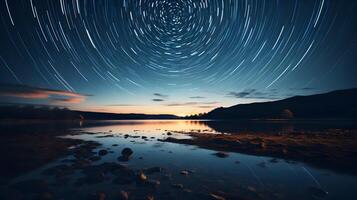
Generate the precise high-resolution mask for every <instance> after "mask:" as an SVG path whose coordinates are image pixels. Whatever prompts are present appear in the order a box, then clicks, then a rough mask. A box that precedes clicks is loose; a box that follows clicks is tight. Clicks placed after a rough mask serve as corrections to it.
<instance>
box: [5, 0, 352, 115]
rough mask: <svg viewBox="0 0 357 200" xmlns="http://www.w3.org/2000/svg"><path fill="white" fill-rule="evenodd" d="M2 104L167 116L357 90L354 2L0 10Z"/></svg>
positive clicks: (13, 4)
mask: <svg viewBox="0 0 357 200" xmlns="http://www.w3.org/2000/svg"><path fill="white" fill-rule="evenodd" d="M0 2H1V3H0V9H1V12H0V19H1V22H0V41H1V43H0V45H1V47H0V100H1V103H30V104H46V105H47V104H48V105H61V106H66V107H69V108H72V109H81V110H93V111H105V112H123V113H128V112H136V113H172V114H178V115H186V114H193V113H199V112H206V111H209V110H211V109H213V108H215V107H218V106H230V105H234V104H238V103H249V102H257V101H270V100H276V99H282V98H286V97H290V96H294V95H308V94H315V93H321V92H326V91H331V90H336V89H346V88H353V87H357V78H356V77H357V66H356V63H357V53H356V52H357V39H356V36H357V12H356V10H357V1H355V0H0Z"/></svg>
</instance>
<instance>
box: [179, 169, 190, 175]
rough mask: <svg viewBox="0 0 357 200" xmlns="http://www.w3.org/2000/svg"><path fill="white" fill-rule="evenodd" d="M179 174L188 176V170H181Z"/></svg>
mask: <svg viewBox="0 0 357 200" xmlns="http://www.w3.org/2000/svg"><path fill="white" fill-rule="evenodd" d="M180 174H181V175H185V176H188V175H189V174H190V172H188V171H187V170H182V171H181V172H180Z"/></svg>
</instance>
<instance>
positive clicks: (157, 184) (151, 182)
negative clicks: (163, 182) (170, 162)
mask: <svg viewBox="0 0 357 200" xmlns="http://www.w3.org/2000/svg"><path fill="white" fill-rule="evenodd" d="M146 183H147V184H148V185H150V186H153V187H158V186H159V185H160V181H158V180H148V181H147V182H146Z"/></svg>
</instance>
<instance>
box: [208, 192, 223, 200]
mask: <svg viewBox="0 0 357 200" xmlns="http://www.w3.org/2000/svg"><path fill="white" fill-rule="evenodd" d="M210 196H211V197H212V199H215V200H225V198H224V197H222V196H219V195H217V194H213V193H211V194H210Z"/></svg>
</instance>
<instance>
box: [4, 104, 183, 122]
mask: <svg viewBox="0 0 357 200" xmlns="http://www.w3.org/2000/svg"><path fill="white" fill-rule="evenodd" d="M178 118H179V117H177V116H175V115H166V114H160V115H147V114H115V113H101V112H85V111H75V110H69V109H67V108H58V107H51V106H39V105H16V104H8V105H6V104H4V105H0V119H17V120H36V119H41V120H81V119H84V120H120V119H123V120H124V119H178Z"/></svg>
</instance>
